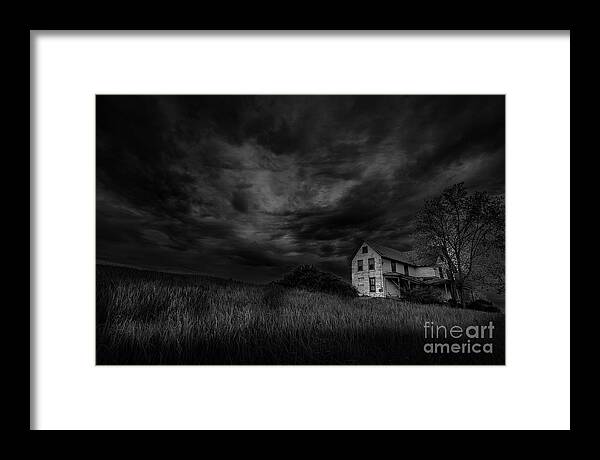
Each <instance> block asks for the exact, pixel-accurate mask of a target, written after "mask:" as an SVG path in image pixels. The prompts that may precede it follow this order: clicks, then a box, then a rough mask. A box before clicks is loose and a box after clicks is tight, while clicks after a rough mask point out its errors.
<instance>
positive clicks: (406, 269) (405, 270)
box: [404, 264, 409, 276]
mask: <svg viewBox="0 0 600 460" xmlns="http://www.w3.org/2000/svg"><path fill="white" fill-rule="evenodd" d="M404 274H405V275H406V276H409V275H408V265H406V264H404Z"/></svg>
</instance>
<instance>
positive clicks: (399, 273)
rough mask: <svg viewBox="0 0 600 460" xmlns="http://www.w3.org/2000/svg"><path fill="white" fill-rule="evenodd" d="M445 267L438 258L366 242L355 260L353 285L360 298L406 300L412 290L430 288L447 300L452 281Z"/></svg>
mask: <svg viewBox="0 0 600 460" xmlns="http://www.w3.org/2000/svg"><path fill="white" fill-rule="evenodd" d="M444 267H445V266H444V264H443V262H442V260H441V259H440V258H437V257H421V256H418V255H417V253H416V251H404V252H403V251H397V250H395V249H392V248H388V247H386V246H382V245H380V244H377V243H373V242H368V241H365V242H364V243H363V244H361V245H360V247H359V248H358V249H357V250H356V251H355V253H354V255H353V257H352V285H353V286H354V287H356V289H358V292H359V294H360V295H364V296H370V297H403V295H404V294H405V293H406V292H408V291H410V290H411V289H414V288H416V287H419V286H428V287H430V288H432V289H433V290H434V291H436V292H437V294H438V295H439V296H440V298H442V299H444V300H447V299H449V298H450V297H451V294H450V280H449V279H448V275H447V271H446V269H445V268H444Z"/></svg>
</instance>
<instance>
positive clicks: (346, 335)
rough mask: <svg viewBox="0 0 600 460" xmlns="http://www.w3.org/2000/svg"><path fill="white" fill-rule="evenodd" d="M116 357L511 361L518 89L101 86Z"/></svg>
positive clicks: (104, 325) (99, 188)
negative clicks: (507, 353)
mask: <svg viewBox="0 0 600 460" xmlns="http://www.w3.org/2000/svg"><path fill="white" fill-rule="evenodd" d="M96 167H97V169H96V171H97V172H96V245H97V246H96V257H97V265H96V322H97V324H96V346H97V349H96V360H97V364H100V365H105V364H106V365H136V364H149V365H152V364H166V365H170V364H172V365H177V364H182V365H194V364H198V365H202V364H213V365H228V364H229V365H242V364H257V365H267V364H273V365H340V364H341V365H368V364H380V365H381V364H387V365H403V364H409V365H410V364H419V365H420V364H423V365H428V364H442V365H443V364H472V365H477V364H487V365H490V364H492V365H498V364H500V365H502V364H504V345H505V344H504V341H505V321H504V316H505V302H504V291H505V281H504V280H505V274H504V272H505V266H504V247H505V244H504V228H505V224H504V208H505V204H504V191H505V97H504V95H451V96H444V95H423V96H421V95H406V96H405V95H97V97H96Z"/></svg>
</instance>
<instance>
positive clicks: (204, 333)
mask: <svg viewBox="0 0 600 460" xmlns="http://www.w3.org/2000/svg"><path fill="white" fill-rule="evenodd" d="M96 277H97V278H96V321H97V327H96V347H97V349H96V362H97V364H503V363H504V315H502V314H497V313H483V312H477V311H471V310H460V309H452V308H448V307H445V306H439V305H418V304H410V303H406V302H400V301H394V300H388V299H368V298H343V297H337V296H335V295H330V294H323V293H316V292H307V291H301V290H297V289H289V288H283V287H281V286H277V285H266V286H263V285H251V284H245V283H241V282H237V281H232V280H224V279H219V278H210V277H205V276H198V275H179V274H168V273H159V272H151V271H143V270H135V269H130V268H124V267H111V266H103V265H97V266H96ZM427 321H429V322H434V323H435V324H436V325H446V326H447V327H448V328H449V327H451V326H454V325H457V326H462V327H464V328H466V327H468V326H475V325H487V324H488V323H489V322H490V321H493V324H494V326H495V331H494V339H493V340H492V342H493V351H494V352H493V353H492V354H485V353H479V354H474V353H460V354H453V353H443V354H428V353H425V351H424V348H423V347H424V344H425V342H426V339H425V338H424V324H425V322H427ZM466 341H467V339H466V338H463V339H462V340H459V341H458V342H456V343H462V342H466ZM476 341H477V340H476V339H473V340H471V342H472V343H475V342H476ZM447 342H449V343H453V342H451V341H450V340H448V341H447Z"/></svg>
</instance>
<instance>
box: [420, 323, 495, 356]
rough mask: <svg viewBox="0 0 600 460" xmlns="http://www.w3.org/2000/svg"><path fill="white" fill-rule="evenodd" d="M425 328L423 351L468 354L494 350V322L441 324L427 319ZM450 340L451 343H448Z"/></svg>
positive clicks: (489, 352)
mask: <svg viewBox="0 0 600 460" xmlns="http://www.w3.org/2000/svg"><path fill="white" fill-rule="evenodd" d="M424 329H425V345H424V347H423V349H424V351H425V353H429V354H449V353H455V354H459V353H460V354H470V353H475V354H477V353H487V354H491V353H493V352H494V345H493V343H492V340H493V339H494V323H493V322H492V321H490V323H489V324H488V325H487V326H468V327H466V328H463V327H461V326H458V325H455V326H443V325H437V324H435V323H434V322H431V321H427V322H426V323H425V326H424ZM449 342H452V343H449Z"/></svg>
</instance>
